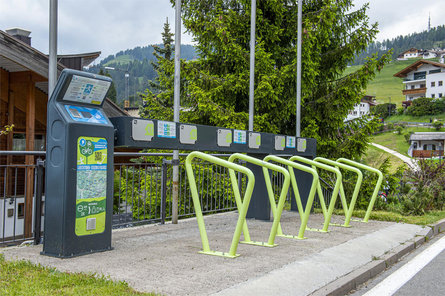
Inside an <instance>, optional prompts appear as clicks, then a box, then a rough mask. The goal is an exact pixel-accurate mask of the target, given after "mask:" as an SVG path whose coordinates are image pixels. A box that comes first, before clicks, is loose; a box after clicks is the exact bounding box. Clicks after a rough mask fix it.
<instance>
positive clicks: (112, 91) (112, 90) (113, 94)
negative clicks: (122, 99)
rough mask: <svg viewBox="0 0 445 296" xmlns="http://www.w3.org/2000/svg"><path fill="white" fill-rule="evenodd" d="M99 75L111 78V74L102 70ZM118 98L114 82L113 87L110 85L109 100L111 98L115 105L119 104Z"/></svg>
mask: <svg viewBox="0 0 445 296" xmlns="http://www.w3.org/2000/svg"><path fill="white" fill-rule="evenodd" d="M99 75H103V76H107V77H110V78H111V75H110V73H108V71H106V72H104V71H103V70H102V69H100V71H99ZM116 97H117V95H116V87H115V86H114V82H113V81H112V82H111V85H110V89H109V90H108V93H107V98H109V99H110V100H111V101H112V102H113V103H117V102H116Z"/></svg>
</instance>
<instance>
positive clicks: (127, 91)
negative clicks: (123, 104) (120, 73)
mask: <svg viewBox="0 0 445 296" xmlns="http://www.w3.org/2000/svg"><path fill="white" fill-rule="evenodd" d="M129 80H130V74H129V73H128V71H125V100H127V101H128V104H129V105H130V90H129V88H130V84H129Z"/></svg>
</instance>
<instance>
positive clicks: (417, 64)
mask: <svg viewBox="0 0 445 296" xmlns="http://www.w3.org/2000/svg"><path fill="white" fill-rule="evenodd" d="M425 64H430V65H433V66H436V67H441V68H445V64H441V63H437V62H433V61H428V60H418V61H415V62H414V63H412V64H411V65H409V66H408V67H406V68H404V69H402V70H401V71H399V72H397V73H396V74H394V75H393V76H394V77H400V78H405V77H406V76H407V75H408V74H409V73H410V72H412V71H416V70H417V69H419V68H420V67H421V66H423V65H425Z"/></svg>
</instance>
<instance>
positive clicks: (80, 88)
mask: <svg viewBox="0 0 445 296" xmlns="http://www.w3.org/2000/svg"><path fill="white" fill-rule="evenodd" d="M110 85H111V82H110V81H104V80H99V79H93V78H87V77H81V76H77V75H73V78H72V79H71V82H70V84H69V86H68V89H67V90H66V92H65V95H64V97H63V99H64V100H65V101H73V102H78V103H86V104H93V105H100V104H102V101H103V100H104V98H105V95H106V94H107V92H108V89H109V88H110Z"/></svg>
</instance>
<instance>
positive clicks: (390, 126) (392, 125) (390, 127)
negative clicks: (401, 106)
mask: <svg viewBox="0 0 445 296" xmlns="http://www.w3.org/2000/svg"><path fill="white" fill-rule="evenodd" d="M386 127H387V129H388V130H392V129H394V123H392V122H388V124H387V125H386Z"/></svg>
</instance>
